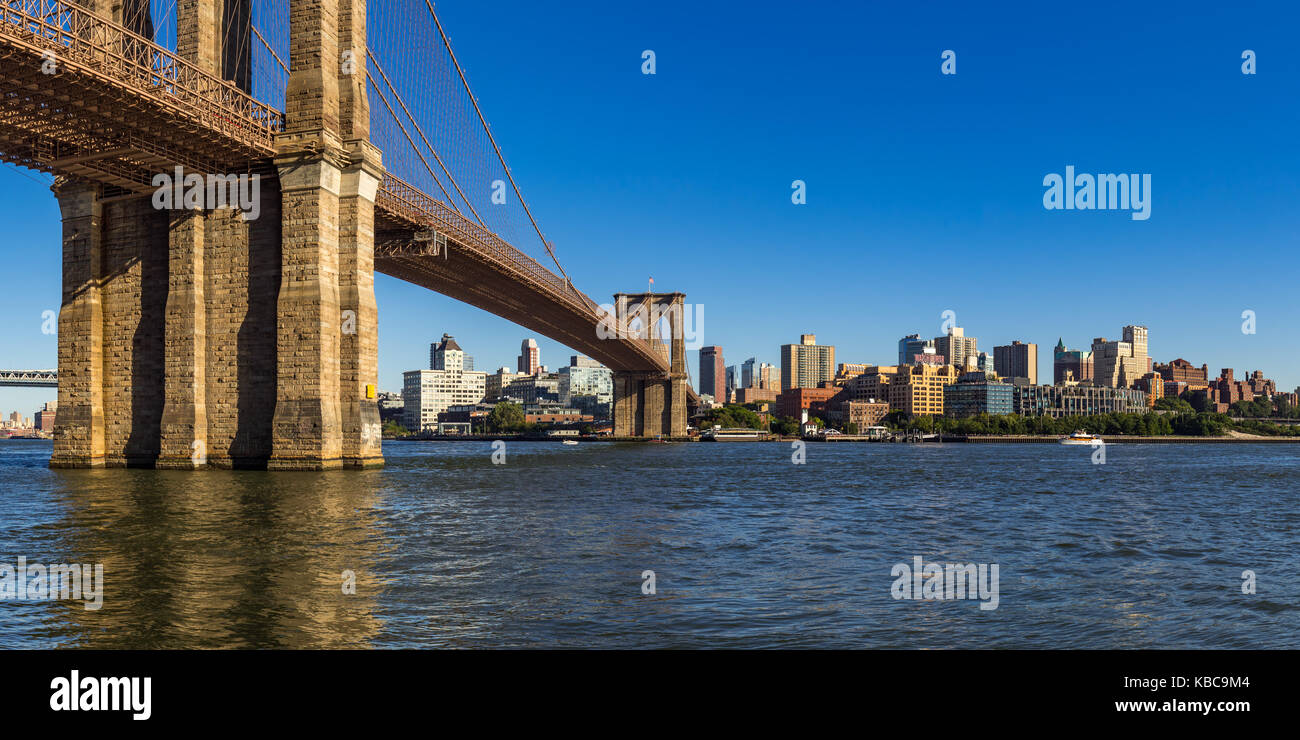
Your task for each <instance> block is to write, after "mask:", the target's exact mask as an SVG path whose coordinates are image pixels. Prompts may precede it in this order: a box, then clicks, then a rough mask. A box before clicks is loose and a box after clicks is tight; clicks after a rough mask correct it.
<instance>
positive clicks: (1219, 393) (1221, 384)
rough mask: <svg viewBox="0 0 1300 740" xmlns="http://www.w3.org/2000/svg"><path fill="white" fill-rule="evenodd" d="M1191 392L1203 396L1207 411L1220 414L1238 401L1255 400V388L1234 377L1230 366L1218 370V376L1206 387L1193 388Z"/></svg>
mask: <svg viewBox="0 0 1300 740" xmlns="http://www.w3.org/2000/svg"><path fill="white" fill-rule="evenodd" d="M1193 392H1194V393H1196V394H1198V395H1200V396H1203V397H1204V398H1205V401H1206V407H1207V409H1208V410H1209V411H1216V412H1218V413H1220V414H1225V413H1227V412H1228V408H1229V407H1231V406H1232V404H1234V403H1236V402H1238V401H1253V400H1255V389H1254V388H1253V387H1252V386H1251V384H1250V383H1249V382H1246V381H1241V380H1236V379H1234V378H1233V370H1232V368H1230V367H1228V368H1224V369H1222V370H1220V371H1219V377H1218V378H1217V379H1216V380H1215V381H1214V382H1212V383H1210V385H1209V387H1208V388H1207V389H1205V390H1203V391H1201V390H1195V389H1193Z"/></svg>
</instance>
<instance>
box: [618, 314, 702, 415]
mask: <svg viewBox="0 0 1300 740" xmlns="http://www.w3.org/2000/svg"><path fill="white" fill-rule="evenodd" d="M685 299H686V294H685V293H616V294H615V295H614V306H615V319H616V322H617V324H616V325H617V326H619V327H622V328H627V327H629V326H639V330H638V329H634V330H636V331H639V332H642V333H644V334H645V335H646V338H648V339H649V340H650V342H651V344H652V345H653V346H655V347H657V348H658V349H660V351H662V352H665V353H666V354H667V356H668V360H669V363H668V364H669V371H668V372H667V373H663V372H627V371H615V372H614V435H615V436H618V437H655V436H664V437H684V436H686V401H687V395H688V393H689V389H688V388H687V375H686V333H685V332H686V327H685V325H684V323H683V322H684V316H683V310H684V301H685ZM661 324H665V325H666V326H665V327H664V328H666V329H667V330H668V336H669V341H668V343H667V345H666V346H665V345H664V343H663V342H662V341H661V339H660V337H659V336H658V334H659V330H660V326H661Z"/></svg>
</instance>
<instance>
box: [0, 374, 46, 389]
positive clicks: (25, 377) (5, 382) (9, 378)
mask: <svg viewBox="0 0 1300 740" xmlns="http://www.w3.org/2000/svg"><path fill="white" fill-rule="evenodd" d="M4 386H12V387H22V388H58V387H59V373H58V371H57V370H0V387H4Z"/></svg>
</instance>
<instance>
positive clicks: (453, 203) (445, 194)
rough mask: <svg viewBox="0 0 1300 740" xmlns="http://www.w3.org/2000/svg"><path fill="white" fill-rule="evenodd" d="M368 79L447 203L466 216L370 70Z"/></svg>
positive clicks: (367, 74)
mask: <svg viewBox="0 0 1300 740" xmlns="http://www.w3.org/2000/svg"><path fill="white" fill-rule="evenodd" d="M366 81H367V82H369V83H370V86H371V87H373V88H374V89H375V92H376V93H379V99H380V100H382V101H384V107H385V108H387V109H388V112H389V114H391V115H392V116H393V120H394V121H396V122H397V127H398V128H400V129H401V130H402V136H405V137H406V142H407V143H408V144H410V145H411V150H412V151H414V152H415V156H417V157H419V158H420V162H422V163H423V164H424V169H426V170H428V171H429V176H430V177H432V178H433V182H434V184H436V185H437V186H438V189H439V190H441V191H442V195H443V197H445V198H446V199H447V204H448V205H449V206H451V207H452V208H453V209H455V211H456V213H460V215H461V216H464V215H465V214H464V213H462V212H461V210H460V209H459V208H457V207H456V201H455V200H453V199H452V197H451V195H450V194H449V193H448V192H447V188H444V187H443V186H442V181H441V180H439V179H438V176H437V175H435V174H433V168H432V167H430V166H429V160H427V159H425V158H424V155H423V154H422V153H420V147H418V146H416V145H415V141H414V140H413V139H411V135H410V134H409V133H407V131H406V126H404V125H402V119H400V118H398V117H397V112H396V111H394V110H393V106H392V105H391V104H390V103H389V102H388V98H387V97H386V96H385V95H384V91H383V90H380V89H379V85H376V84H375V78H374V77H372V76H371V75H370V73H369V72H366Z"/></svg>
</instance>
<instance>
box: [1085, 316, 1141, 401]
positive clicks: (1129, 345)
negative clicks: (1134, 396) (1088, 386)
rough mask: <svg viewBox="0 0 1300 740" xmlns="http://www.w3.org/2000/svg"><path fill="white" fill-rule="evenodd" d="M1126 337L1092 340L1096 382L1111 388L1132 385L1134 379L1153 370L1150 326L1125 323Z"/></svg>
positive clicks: (1093, 369)
mask: <svg viewBox="0 0 1300 740" xmlns="http://www.w3.org/2000/svg"><path fill="white" fill-rule="evenodd" d="M1123 337H1124V338H1123V339H1120V340H1118V341H1114V342H1112V341H1108V340H1107V339H1106V338H1105V337H1097V338H1096V339H1093V340H1092V372H1093V376H1092V378H1093V380H1095V381H1096V382H1097V383H1099V384H1101V385H1105V386H1109V387H1111V388H1131V387H1133V383H1134V381H1136V380H1137V379H1138V378H1140V377H1142V376H1143V375H1146V374H1147V373H1149V372H1151V357H1150V356H1148V355H1147V328H1146V327H1145V326H1132V325H1129V326H1126V327H1124V329H1123Z"/></svg>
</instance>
